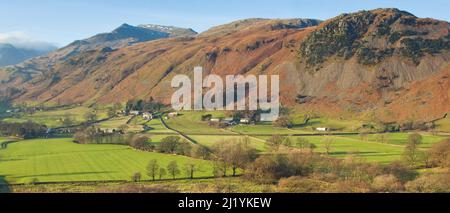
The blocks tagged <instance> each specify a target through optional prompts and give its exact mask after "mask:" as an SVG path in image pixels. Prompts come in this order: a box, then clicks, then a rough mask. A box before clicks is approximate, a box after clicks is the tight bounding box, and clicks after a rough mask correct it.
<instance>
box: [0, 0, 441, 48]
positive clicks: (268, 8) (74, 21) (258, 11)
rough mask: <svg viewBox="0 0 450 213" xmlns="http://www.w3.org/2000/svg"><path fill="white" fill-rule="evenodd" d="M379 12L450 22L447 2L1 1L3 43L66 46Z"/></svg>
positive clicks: (375, 0) (335, 0) (355, 0)
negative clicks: (138, 31)
mask: <svg viewBox="0 0 450 213" xmlns="http://www.w3.org/2000/svg"><path fill="white" fill-rule="evenodd" d="M381 7H383V8H386V7H395V8H399V9H402V10H406V11H408V12H411V13H413V14H415V15H416V16H418V17H432V18H436V19H441V20H446V21H449V20H450V13H449V12H448V11H450V1H449V0H427V1H413V0H311V1H304V0H227V1H225V0H224V1H218V0H190V1H181V0H122V1H119V0H14V1H11V0H0V42H1V41H2V38H3V39H4V40H5V38H10V37H11V34H15V35H16V36H17V35H20V36H19V37H21V38H19V39H25V40H26V39H28V40H31V41H48V42H52V43H54V44H56V45H58V46H63V45H66V44H68V43H70V42H72V41H73V40H76V39H82V38H86V37H90V36H92V35H94V34H97V33H100V32H108V31H111V30H112V29H114V28H116V27H117V26H119V25H120V24H122V23H129V24H132V25H137V24H147V23H148V24H162V25H174V26H180V27H189V28H193V29H194V30H196V31H198V32H201V31H204V30H206V29H208V28H210V27H212V26H215V25H219V24H224V23H228V22H231V21H234V20H237V19H243V18H255V17H258V18H318V19H327V18H331V17H334V16H336V15H339V14H341V13H345V12H355V11H358V10H362V9H365V10H368V9H375V8H381ZM8 36H9V37H8Z"/></svg>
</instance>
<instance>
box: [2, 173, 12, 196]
mask: <svg viewBox="0 0 450 213" xmlns="http://www.w3.org/2000/svg"><path fill="white" fill-rule="evenodd" d="M0 193H11V188H10V187H9V185H8V182H6V180H5V176H0Z"/></svg>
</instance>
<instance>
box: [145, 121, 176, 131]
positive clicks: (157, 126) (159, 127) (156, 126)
mask: <svg viewBox="0 0 450 213" xmlns="http://www.w3.org/2000/svg"><path fill="white" fill-rule="evenodd" d="M146 125H147V126H148V127H150V130H148V131H147V133H171V132H173V131H172V130H169V129H167V128H166V127H164V125H163V124H162V123H161V121H160V120H159V119H153V120H151V121H149V122H147V123H146Z"/></svg>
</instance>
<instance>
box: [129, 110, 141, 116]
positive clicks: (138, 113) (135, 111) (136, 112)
mask: <svg viewBox="0 0 450 213" xmlns="http://www.w3.org/2000/svg"><path fill="white" fill-rule="evenodd" d="M140 114H141V112H139V111H137V110H133V111H130V115H140Z"/></svg>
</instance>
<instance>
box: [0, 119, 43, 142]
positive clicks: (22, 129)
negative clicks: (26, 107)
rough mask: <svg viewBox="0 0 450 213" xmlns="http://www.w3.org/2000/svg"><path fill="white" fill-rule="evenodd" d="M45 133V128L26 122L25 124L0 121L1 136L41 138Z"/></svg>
mask: <svg viewBox="0 0 450 213" xmlns="http://www.w3.org/2000/svg"><path fill="white" fill-rule="evenodd" d="M46 133H47V126H45V125H42V124H38V123H34V122H32V121H28V122H25V123H6V122H2V121H0V135H1V136H16V137H22V138H26V139H29V138H36V137H43V136H45V135H46Z"/></svg>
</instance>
